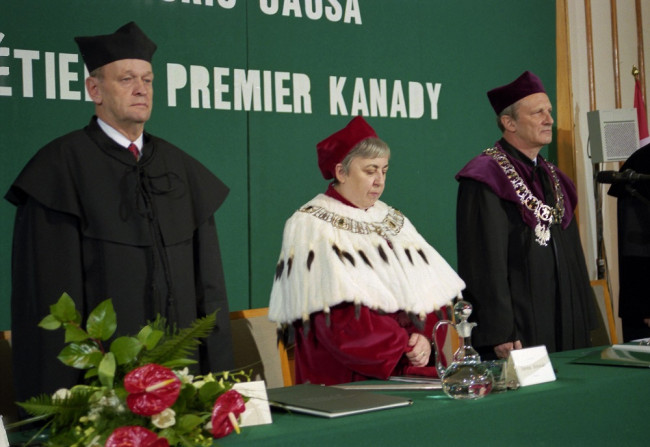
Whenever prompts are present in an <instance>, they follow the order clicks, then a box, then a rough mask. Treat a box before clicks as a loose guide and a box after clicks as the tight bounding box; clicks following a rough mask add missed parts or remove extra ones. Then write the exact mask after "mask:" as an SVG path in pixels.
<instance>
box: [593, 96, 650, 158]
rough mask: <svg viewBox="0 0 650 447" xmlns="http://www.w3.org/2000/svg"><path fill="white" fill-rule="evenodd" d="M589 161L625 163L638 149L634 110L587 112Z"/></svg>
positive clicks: (637, 126)
mask: <svg viewBox="0 0 650 447" xmlns="http://www.w3.org/2000/svg"><path fill="white" fill-rule="evenodd" d="M587 126H588V127H589V143H590V146H591V161H592V162H593V163H602V162H606V161H625V160H627V158H628V157H629V156H630V155H632V153H633V152H634V151H636V150H637V149H638V148H639V125H638V123H637V116H636V109H614V110H594V111H593V112H587Z"/></svg>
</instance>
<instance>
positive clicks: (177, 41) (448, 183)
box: [0, 0, 555, 329]
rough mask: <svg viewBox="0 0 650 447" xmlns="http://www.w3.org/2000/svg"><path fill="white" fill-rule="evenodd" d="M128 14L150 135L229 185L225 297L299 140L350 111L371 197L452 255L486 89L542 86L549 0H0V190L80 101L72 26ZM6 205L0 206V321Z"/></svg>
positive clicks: (550, 22)
mask: <svg viewBox="0 0 650 447" xmlns="http://www.w3.org/2000/svg"><path fill="white" fill-rule="evenodd" d="M131 20H135V21H136V22H137V23H138V24H139V25H140V26H141V27H142V28H143V29H144V30H145V32H146V33H147V34H148V35H149V36H150V37H151V38H152V39H153V40H154V41H156V42H157V44H158V51H157V53H156V55H155V58H154V64H153V65H154V71H155V75H156V79H155V82H154V85H155V89H156V93H155V101H154V104H155V105H154V113H153V117H152V119H151V121H150V122H149V123H148V124H147V129H148V131H149V132H151V133H153V134H156V135H158V136H160V137H163V138H165V139H167V140H169V141H170V142H172V143H175V144H177V145H178V146H180V147H182V148H183V149H185V150H186V151H187V152H189V153H190V154H191V155H193V156H194V157H196V158H198V159H199V160H200V161H202V162H203V163H204V164H205V165H206V166H207V167H208V168H209V169H210V170H211V171H212V172H214V173H215V174H216V175H217V176H219V177H220V178H221V179H222V180H223V181H224V182H225V183H226V184H227V185H228V186H229V187H230V188H231V192H230V195H229V196H228V199H227V200H226V202H225V204H224V206H223V207H222V208H221V209H220V210H219V211H218V212H217V214H216V218H217V223H218V228H219V236H220V241H221V244H222V251H223V258H224V266H225V274H226V282H227V287H228V294H229V301H230V305H231V309H232V310H236V309H243V308H249V307H260V306H266V305H267V304H268V296H269V293H270V288H271V283H272V276H273V271H274V266H275V263H276V259H277V256H278V253H279V249H280V243H281V237H282V229H283V226H284V222H285V220H286V219H287V218H288V217H289V216H290V215H291V213H292V212H293V211H294V210H295V209H296V208H298V207H299V206H300V205H302V204H303V203H304V202H306V201H307V200H309V199H310V198H311V197H312V196H314V195H315V194H317V193H319V192H323V191H324V190H325V188H326V186H327V183H326V181H325V180H323V179H322V178H321V177H320V173H319V171H318V167H317V165H316V150H315V145H316V143H317V142H318V141H320V140H321V139H323V138H325V137H326V136H328V135H329V134H330V133H332V132H334V131H336V130H338V129H339V128H341V127H343V126H344V125H345V124H346V123H347V122H348V121H349V120H350V119H351V116H352V115H356V114H363V115H365V116H366V118H367V120H368V121H369V123H370V124H371V125H372V126H373V127H374V128H375V130H376V131H377V133H378V134H379V136H380V137H382V138H383V139H384V140H386V141H387V142H388V143H389V145H390V146H391V148H392V153H393V156H392V158H391V168H390V175H389V177H388V184H387V188H386V192H385V193H384V196H383V197H382V200H384V201H386V202H387V203H389V204H391V205H392V206H394V207H396V208H398V209H400V210H402V211H403V212H404V213H405V214H406V215H407V216H408V217H409V218H410V219H411V220H412V221H413V222H414V224H415V225H416V227H417V228H418V229H419V230H420V232H421V233H422V234H423V235H424V236H425V237H426V238H427V240H428V241H429V242H430V243H431V244H432V245H433V246H434V247H436V249H438V251H439V252H441V254H442V255H443V256H444V257H445V258H446V259H448V260H449V262H450V263H451V264H452V265H454V266H455V263H456V250H455V202H456V181H455V180H454V174H455V173H456V172H457V171H458V170H459V169H460V168H461V167H462V166H463V165H464V164H465V163H466V162H467V161H468V160H469V159H470V158H471V157H473V156H474V155H476V154H478V153H479V151H481V150H482V149H484V148H485V147H487V146H488V145H490V144H492V143H493V142H494V141H496V139H498V137H499V132H498V129H497V127H496V125H495V121H494V117H493V112H492V110H491V108H490V106H489V103H488V101H487V98H486V96H485V92H486V91H487V90H488V89H490V88H492V87H495V86H497V85H501V84H504V83H506V82H509V81H510V80H512V79H514V78H515V77H517V76H518V75H519V74H520V73H521V72H522V71H524V70H526V69H529V70H532V71H534V72H535V73H537V74H538V75H539V76H540V77H541V78H542V79H543V80H544V81H545V84H546V88H547V90H548V92H549V96H550V97H551V99H552V100H554V98H555V2H553V1H549V0H527V1H525V2H523V1H521V0H499V1H487V0H455V1H448V0H256V1H254V0H248V1H246V0H0V173H1V176H0V192H2V194H4V193H5V192H6V191H7V189H8V188H9V185H10V184H11V182H12V181H13V179H14V178H15V177H16V175H17V174H18V173H19V171H20V170H21V168H22V167H23V165H24V164H25V163H26V162H27V161H28V160H29V158H30V157H31V156H32V155H33V154H34V153H35V152H36V151H37V150H38V149H39V148H40V147H41V146H43V145H44V144H45V143H47V142H48V141H50V140H51V139H53V138H55V137H57V136H59V135H62V134H64V133H67V132H68V131H71V130H73V129H77V128H80V127H83V126H84V125H85V124H86V123H87V122H88V120H89V118H90V116H91V114H92V103H90V102H88V101H87V100H85V95H84V93H83V79H84V68H83V64H82V62H81V59H80V57H79V56H78V53H77V48H76V45H75V43H74V41H73V37H74V36H77V35H92V34H105V33H110V32H112V31H114V30H115V29H117V28H118V27H119V26H121V25H123V24H124V23H126V22H128V21H131ZM14 211H15V210H14V208H13V207H12V206H11V205H10V204H9V203H8V202H6V201H5V200H2V201H0V253H2V255H1V256H0V329H9V326H10V321H9V296H10V290H11V284H10V272H11V268H10V263H11V237H12V228H13V217H14ZM48 255H49V256H53V257H56V256H57V254H56V253H50V254H48ZM49 298H50V299H52V300H54V299H56V298H58V297H49Z"/></svg>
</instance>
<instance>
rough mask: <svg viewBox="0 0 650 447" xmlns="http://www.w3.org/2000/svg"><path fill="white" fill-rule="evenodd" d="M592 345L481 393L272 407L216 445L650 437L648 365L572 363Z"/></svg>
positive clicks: (632, 442)
mask: <svg viewBox="0 0 650 447" xmlns="http://www.w3.org/2000/svg"><path fill="white" fill-rule="evenodd" d="M593 349H599V348H591V349H586V350H579V351H570V352H563V353H556V354H552V355H551V361H552V364H553V367H554V369H555V370H556V376H557V380H556V381H554V382H549V383H544V384H539V385H533V386H529V387H524V388H520V389H518V390H516V391H508V392H505V393H500V394H490V395H488V396H487V397H486V398H484V399H480V400H476V401H458V400H452V399H449V398H448V397H447V396H445V395H444V393H443V392H442V391H410V392H392V391H391V394H397V395H402V396H407V397H409V398H411V399H412V400H413V405H412V406H410V407H404V408H397V409H391V410H382V411H377V412H372V413H367V414H360V415H354V416H348V417H343V418H340V419H325V418H319V417H314V416H307V415H301V414H295V413H292V414H289V413H284V412H280V411H273V414H272V415H273V424H270V425H262V426H255V427H246V428H243V429H242V432H241V434H239V435H236V434H231V435H230V436H228V437H226V438H224V439H220V440H218V442H216V443H215V445H219V446H223V447H228V446H274V445H278V446H280V445H281V446H302V445H305V446H321V445H322V446H371V445H372V446H384V445H387V446H420V445H431V446H434V445H435V446H456V445H472V446H492V445H499V446H512V445H523V446H558V445H570V446H594V445H614V446H617V447H619V446H637V445H639V446H640V445H643V446H647V445H650V429H648V427H649V426H650V410H649V409H648V406H649V404H650V369H646V368H632V367H618V366H596V365H578V364H573V363H570V362H571V360H573V359H575V358H577V357H579V356H582V355H584V354H586V353H588V352H590V351H592V350H593Z"/></svg>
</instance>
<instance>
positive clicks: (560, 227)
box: [456, 72, 596, 358]
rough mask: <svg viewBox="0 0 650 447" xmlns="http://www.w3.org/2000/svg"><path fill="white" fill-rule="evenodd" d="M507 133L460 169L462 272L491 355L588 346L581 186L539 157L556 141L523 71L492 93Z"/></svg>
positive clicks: (590, 306) (540, 98) (590, 319)
mask: <svg viewBox="0 0 650 447" xmlns="http://www.w3.org/2000/svg"><path fill="white" fill-rule="evenodd" d="M488 97H489V99H490V102H491V104H492V106H493V108H494V109H495V112H496V113H497V115H498V117H499V118H498V123H499V127H500V128H501V130H502V131H503V138H502V139H500V140H499V141H498V142H497V143H496V144H495V147H493V148H490V149H487V150H486V151H484V152H483V153H482V154H481V155H479V156H477V157H475V158H474V159H472V160H471V161H470V162H469V163H468V164H467V165H466V166H465V167H464V168H463V169H462V170H461V171H460V172H459V173H458V174H457V176H456V178H457V180H458V181H459V190H458V205H457V247H458V272H459V274H460V276H461V278H463V280H465V283H466V284H467V289H466V290H465V292H464V293H463V294H464V297H465V299H466V300H468V301H469V302H470V303H472V304H473V306H474V311H473V314H472V316H473V317H474V319H475V321H476V322H477V323H478V326H477V327H476V329H475V330H474V331H473V333H472V341H473V343H474V345H475V346H476V347H477V348H478V350H479V352H480V353H481V355H482V356H483V357H485V358H495V357H499V358H506V357H507V356H508V354H509V352H510V351H511V350H513V349H520V348H522V347H523V348H525V347H531V346H536V345H545V346H546V348H547V350H548V351H549V352H555V351H562V350H568V349H575V348H581V347H586V346H589V345H590V331H591V329H593V327H594V326H595V323H596V319H595V318H596V317H595V315H596V314H595V308H594V301H593V292H592V290H591V286H590V284H589V277H588V273H587V269H586V265H585V260H584V255H583V252H582V247H581V244H580V237H579V233H578V229H577V225H576V222H575V219H574V211H575V207H576V204H577V194H576V191H575V186H574V185H573V183H572V182H571V180H570V179H569V178H568V177H567V176H566V175H564V174H563V173H562V172H561V171H560V170H559V169H558V168H557V167H555V166H554V165H552V164H551V163H549V162H547V161H546V160H544V158H543V157H542V156H541V155H539V151H540V150H541V148H542V147H543V146H544V145H546V144H548V143H550V142H551V138H552V124H553V118H552V117H551V110H552V109H551V104H550V102H549V100H548V96H547V95H546V93H545V92H544V88H543V85H542V83H541V81H540V80H539V78H537V76H535V75H534V74H532V73H530V72H525V73H524V74H522V75H521V76H520V77H519V78H518V79H517V80H515V81H514V82H513V83H511V84H508V85H505V86H503V87H499V88H497V89H494V90H491V91H490V92H488Z"/></svg>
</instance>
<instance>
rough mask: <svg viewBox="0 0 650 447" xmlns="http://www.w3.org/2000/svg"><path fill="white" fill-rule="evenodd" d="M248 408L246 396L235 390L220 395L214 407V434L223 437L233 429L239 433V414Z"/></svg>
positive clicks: (216, 436)
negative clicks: (245, 400) (245, 401)
mask: <svg viewBox="0 0 650 447" xmlns="http://www.w3.org/2000/svg"><path fill="white" fill-rule="evenodd" d="M245 409H246V405H245V404H244V398H243V397H241V394H239V393H238V392H237V391H235V390H229V391H226V392H225V393H223V394H222V395H221V396H219V397H218V398H217V400H216V402H215V403H214V408H213V409H212V436H214V437H215V438H223V437H224V436H226V435H228V434H229V433H230V432H231V431H233V429H234V430H235V431H236V432H237V433H239V425H238V424H237V416H239V415H240V414H242V413H243V412H244V410H245Z"/></svg>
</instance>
